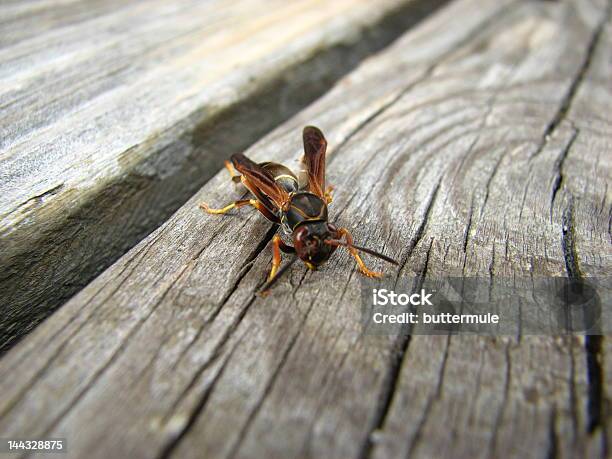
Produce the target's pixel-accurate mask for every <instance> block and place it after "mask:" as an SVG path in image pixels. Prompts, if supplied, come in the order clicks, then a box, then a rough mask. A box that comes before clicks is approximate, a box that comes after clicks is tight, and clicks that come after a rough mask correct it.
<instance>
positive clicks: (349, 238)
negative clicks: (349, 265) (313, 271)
mask: <svg viewBox="0 0 612 459" xmlns="http://www.w3.org/2000/svg"><path fill="white" fill-rule="evenodd" d="M338 233H339V234H340V237H342V236H344V237H345V238H346V243H347V244H348V249H349V252H350V254H351V255H352V256H353V258H354V259H355V261H356V262H357V264H358V265H359V270H360V271H361V272H362V274H364V275H365V276H367V277H382V275H383V274H382V273H380V272H377V271H371V270H369V269H368V268H367V267H366V265H365V263H364V262H363V260H362V259H361V257H360V256H359V253H357V250H356V249H355V248H353V236H351V233H349V231H348V230H347V229H346V228H340V229H339V230H338Z"/></svg>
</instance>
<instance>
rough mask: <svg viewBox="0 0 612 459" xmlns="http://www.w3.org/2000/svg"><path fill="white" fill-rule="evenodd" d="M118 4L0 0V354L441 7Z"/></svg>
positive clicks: (393, 2)
mask: <svg viewBox="0 0 612 459" xmlns="http://www.w3.org/2000/svg"><path fill="white" fill-rule="evenodd" d="M118 3H120V4H121V6H120V7H119V5H118ZM118 3H117V2H95V3H93V4H91V5H90V4H89V3H87V4H79V3H75V2H66V3H65V4H63V5H61V6H57V5H55V3H54V2H31V3H28V4H25V5H20V4H6V5H3V6H0V17H2V18H4V20H3V23H2V25H1V26H0V44H1V45H3V47H1V48H0V63H1V65H0V106H1V107H2V111H1V112H0V246H1V248H2V257H1V259H0V260H1V261H0V273H1V274H0V288H1V289H2V291H3V295H2V299H1V300H0V311H2V314H1V316H0V350H1V349H2V348H5V347H6V346H7V345H8V344H10V342H11V341H13V340H14V339H16V337H18V336H19V335H20V334H22V333H24V332H25V331H27V330H28V329H30V328H32V327H33V326H35V325H36V324H37V323H38V322H39V321H40V320H41V319H42V318H44V317H46V316H47V315H48V314H49V313H50V312H51V311H52V310H53V309H54V308H55V307H56V306H57V305H58V304H60V303H62V302H63V301H65V300H66V299H67V298H69V297H70V296H72V295H73V294H74V293H75V292H76V291H78V289H79V288H81V287H82V286H83V285H85V284H86V283H87V282H88V281H89V280H90V279H92V278H93V276H94V275H96V274H97V273H99V272H101V271H102V270H103V269H104V268H105V267H106V266H108V265H109V264H110V263H111V262H112V261H113V260H115V259H116V258H117V257H118V256H120V255H121V254H123V253H125V251H126V250H127V249H129V248H130V247H132V246H133V245H134V244H135V243H136V242H137V241H138V240H140V239H141V238H142V237H144V236H145V235H146V234H147V233H148V232H150V231H151V230H153V229H154V228H156V227H157V226H159V224H161V222H162V221H163V220H165V219H166V218H167V217H168V216H170V215H171V213H172V212H173V211H174V210H175V209H176V208H177V207H178V206H179V205H180V204H182V203H183V202H184V201H185V200H186V199H187V198H188V197H189V196H191V195H192V194H193V192H195V190H197V189H198V188H199V187H200V186H201V185H202V184H203V183H205V181H206V180H207V179H208V178H209V177H210V175H211V174H212V173H213V172H214V171H216V170H218V168H219V166H220V161H221V160H222V159H223V158H225V157H226V156H227V154H228V153H229V152H235V151H241V150H242V149H244V148H245V147H246V146H247V145H249V144H251V143H252V142H253V141H254V140H255V139H257V138H259V137H260V136H261V134H262V133H264V132H266V131H268V130H269V129H270V128H271V127H273V126H275V125H277V124H278V123H279V122H280V121H281V120H283V119H285V118H287V117H288V116H290V115H291V114H293V113H294V112H295V111H296V110H298V109H299V108H301V107H303V106H304V105H305V104H306V103H308V102H309V101H311V100H313V99H314V98H316V97H317V96H318V95H320V94H321V93H322V92H324V91H325V90H326V89H328V88H329V86H330V85H331V84H332V83H333V81H335V80H336V79H337V78H338V77H339V76H341V75H342V74H344V73H345V72H347V71H348V70H349V69H350V68H352V67H353V66H355V65H356V63H357V62H358V61H359V60H360V59H362V58H363V57H364V56H365V55H367V54H368V53H371V52H372V51H374V50H376V49H378V48H380V47H381V46H383V45H385V44H387V43H388V42H389V41H390V40H392V39H393V38H395V37H396V36H398V35H399V34H400V33H402V32H403V31H404V30H405V29H406V28H407V27H408V26H410V25H411V24H412V23H414V22H415V21H417V20H418V19H419V18H420V17H421V16H422V15H425V14H427V13H429V12H430V11H431V10H432V9H433V7H435V6H436V5H437V3H440V2H436V3H434V4H433V5H431V4H430V2H421V1H414V0H413V1H409V0H385V1H383V2H377V3H376V4H375V5H374V4H372V3H371V2H367V1H362V0H342V1H338V2H333V4H329V5H328V4H326V5H325V6H324V7H323V5H322V3H321V2H319V1H314V0H300V1H295V2H282V1H276V0H271V1H269V2H266V3H261V2H259V1H253V0H241V1H236V2H228V1H220V0H214V1H209V2H199V1H193V0H182V1H180V2H171V3H168V2H164V1H154V2H146V3H145V2H118ZM425 3H427V6H428V8H427V9H426V8H423V6H424V4H425ZM5 15H6V16H5Z"/></svg>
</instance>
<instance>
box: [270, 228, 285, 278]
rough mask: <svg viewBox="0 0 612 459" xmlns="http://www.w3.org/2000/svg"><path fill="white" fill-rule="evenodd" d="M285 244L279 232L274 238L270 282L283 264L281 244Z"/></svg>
mask: <svg viewBox="0 0 612 459" xmlns="http://www.w3.org/2000/svg"><path fill="white" fill-rule="evenodd" d="M281 244H284V242H283V241H282V239H281V238H280V236H279V235H278V234H276V235H274V237H273V238H272V268H270V274H269V275H268V282H270V281H271V280H272V279H274V277H275V276H276V273H277V272H278V268H279V267H280V264H281V253H280V246H281Z"/></svg>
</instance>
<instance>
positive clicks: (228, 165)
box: [224, 160, 240, 183]
mask: <svg viewBox="0 0 612 459" xmlns="http://www.w3.org/2000/svg"><path fill="white" fill-rule="evenodd" d="M224 163H225V168H226V169H227V171H228V172H229V174H230V176H231V178H232V182H234V183H240V174H237V173H236V169H234V166H233V165H232V163H231V162H230V161H227V160H225V161H224Z"/></svg>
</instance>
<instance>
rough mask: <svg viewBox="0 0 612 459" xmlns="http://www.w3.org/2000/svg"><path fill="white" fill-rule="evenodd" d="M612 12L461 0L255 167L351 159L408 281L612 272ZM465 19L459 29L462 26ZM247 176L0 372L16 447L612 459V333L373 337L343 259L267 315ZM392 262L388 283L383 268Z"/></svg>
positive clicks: (353, 209) (212, 188)
mask: <svg viewBox="0 0 612 459" xmlns="http://www.w3.org/2000/svg"><path fill="white" fill-rule="evenodd" d="M610 9H611V7H610V4H609V2H608V3H605V2H599V1H588V0H581V1H575V2H512V1H508V2H500V1H493V0H491V1H486V2H482V1H476V0H460V1H457V2H453V3H451V4H450V5H449V6H447V7H444V8H443V9H442V10H441V11H440V12H439V13H437V14H435V15H434V16H432V17H431V18H429V19H428V20H427V21H425V22H424V23H423V24H421V25H419V26H418V27H417V28H415V29H414V30H412V31H410V32H408V33H407V34H406V35H405V36H403V37H402V38H401V39H400V40H398V41H397V42H396V43H394V44H393V45H392V46H391V47H389V48H388V49H386V50H385V51H384V52H382V53H380V54H379V55H377V56H375V57H372V58H370V59H368V60H367V61H365V62H364V63H363V64H362V65H361V66H360V67H359V68H358V69H356V70H355V71H354V72H352V73H351V74H349V75H348V76H347V77H346V78H343V79H342V80H341V81H340V82H339V83H338V84H337V85H335V87H334V88H333V89H332V90H331V91H330V92H329V93H327V94H326V95H325V96H324V97H322V98H321V99H319V100H318V101H317V102H316V103H314V104H312V105H311V106H309V107H308V108H307V109H305V110H304V111H301V112H300V113H298V114H296V115H295V116H294V117H292V118H291V119H290V120H289V121H287V122H286V123H284V124H283V125H281V126H280V127H278V128H277V129H275V130H274V131H273V132H271V133H270V134H269V135H267V136H265V137H264V138H262V139H261V141H259V142H257V143H256V144H255V145H254V146H253V147H252V148H250V149H249V150H248V151H247V152H246V153H247V155H249V156H250V157H253V158H255V159H259V160H263V159H274V160H279V161H283V162H285V163H287V164H288V165H294V164H295V163H294V162H293V161H294V160H296V159H297V158H298V157H299V150H300V141H301V139H300V130H301V127H302V126H303V125H305V124H315V125H317V126H320V127H321V128H322V130H323V131H324V132H325V133H326V134H327V137H328V141H329V145H330V160H329V162H328V177H329V182H330V183H332V184H334V185H335V186H336V192H335V195H334V202H333V204H332V206H331V208H330V210H331V213H332V220H334V221H336V222H338V223H339V224H341V225H343V226H348V227H349V228H351V229H352V231H353V232H354V235H355V238H356V240H357V241H359V242H360V243H361V244H364V245H368V246H370V247H373V248H375V249H378V250H383V251H384V252H385V253H390V254H394V255H395V256H397V257H398V258H400V259H401V260H402V266H401V269H400V271H399V273H398V274H399V275H401V276H413V275H415V274H418V275H421V276H425V277H427V278H435V277H436V276H450V275H465V276H485V277H490V278H491V283H492V285H493V284H494V282H495V279H496V278H509V277H517V278H520V277H524V278H530V277H531V276H534V277H535V276H565V275H569V276H576V277H587V276H592V275H602V274H605V275H609V272H610V239H609V238H610V234H609V226H608V225H609V215H610V211H611V207H610V192H609V190H608V187H607V184H608V182H609V179H610V177H611V174H612V171H611V169H610V166H611V165H610V157H609V153H608V152H609V145H610V125H611V121H612V120H611V119H610V112H609V111H607V110H605V109H602V108H601V107H609V105H610V99H611V94H610V88H609V84H608V82H609V78H608V76H607V75H609V70H610V69H609V65H610V63H609V59H608V57H609V56H610V52H611V47H612V36H611V35H610V32H611V27H612V24H611V22H610ZM457 18H461V20H457ZM240 193H241V191H240V190H237V189H234V188H233V185H232V183H231V182H230V181H229V180H228V176H227V173H226V172H225V171H223V172H221V173H220V174H218V175H217V176H215V177H214V178H213V179H212V180H211V181H210V182H208V183H207V184H206V185H205V186H204V187H203V188H202V189H201V190H200V191H198V192H197V193H196V194H195V195H194V196H193V198H192V199H191V200H190V201H188V202H187V203H186V204H185V205H184V206H183V207H182V208H181V209H180V210H179V211H178V212H177V213H176V214H175V215H174V216H173V217H172V218H171V219H170V220H169V221H168V222H166V223H165V224H164V225H162V226H161V227H160V228H159V229H158V230H157V231H155V232H154V233H152V234H151V235H150V236H149V237H147V238H146V239H145V240H144V241H142V242H141V243H140V244H138V245H137V246H136V247H135V248H134V249H132V250H131V251H130V252H129V253H128V254H126V255H125V256H124V257H122V258H121V259H120V260H119V261H118V262H117V263H116V264H114V265H113V266H112V267H111V268H109V269H108V270H106V271H105V272H104V273H103V274H102V275H101V276H99V277H98V278H97V279H96V280H95V281H94V282H92V283H91V284H89V285H88V286H87V287H86V288H85V289H83V290H82V291H81V292H80V293H79V294H78V295H77V296H76V297H75V298H73V299H72V300H70V301H69V302H68V303H67V304H66V305H64V306H63V307H62V308H61V309H60V310H59V311H58V312H57V313H56V314H54V315H53V316H52V317H51V318H50V319H49V320H47V321H46V322H45V323H43V324H42V325H41V326H40V327H38V328H37V329H36V330H35V331H34V332H33V333H32V334H31V335H30V336H28V337H27V338H26V339H24V340H23V341H22V342H21V343H20V344H19V346H17V347H16V348H14V349H13V350H11V351H10V352H9V353H7V354H6V355H5V356H4V358H3V359H2V360H0V375H1V377H0V392H1V393H2V394H3V397H2V398H1V399H0V436H1V437H9V436H17V435H20V436H24V435H31V436H52V437H66V438H68V439H69V445H70V446H69V448H70V449H69V454H68V456H69V457H83V456H87V457H94V458H95V457H108V456H115V457H134V458H139V457H142V458H145V457H147V458H148V457H160V458H168V457H181V458H183V457H187V458H189V457H202V456H205V457H220V458H226V457H244V458H250V457H253V458H255V457H300V458H301V457H326V458H334V457H338V458H348V457H355V458H369V457H372V458H386V457H424V458H430V457H521V458H524V457H602V458H603V457H607V456H608V454H609V442H610V440H611V437H610V424H609V419H608V418H609V413H608V411H607V406H608V404H609V399H608V397H609V394H610V393H612V387H611V385H610V378H609V377H608V376H609V373H610V365H612V362H610V355H609V352H610V340H609V338H607V337H603V338H602V337H597V338H589V339H588V340H585V339H583V338H581V337H544V336H520V335H518V336H501V337H481V336H471V337H469V336H413V337H405V336H399V337H395V336H371V335H364V334H363V330H362V328H361V325H360V307H359V305H360V298H359V290H360V289H359V286H360V284H359V274H358V272H356V270H355V266H354V263H353V262H352V261H351V259H350V257H349V256H348V255H347V254H346V253H339V254H338V256H336V257H334V258H333V259H332V260H330V262H329V263H328V264H327V265H325V267H324V268H323V269H321V270H319V271H316V272H310V271H306V269H305V268H304V267H303V266H300V265H299V264H297V263H296V264H294V265H293V267H292V268H291V270H290V271H289V274H288V276H287V277H286V278H285V279H284V280H282V281H281V282H279V284H278V285H277V286H276V288H275V290H274V292H273V294H272V295H271V296H269V297H267V298H264V299H262V298H259V297H257V296H255V292H256V291H257V289H258V287H259V286H261V285H262V283H263V282H264V280H265V276H266V273H267V269H268V265H269V262H270V253H269V252H268V250H267V247H268V245H269V244H268V243H269V241H270V239H271V237H272V236H273V234H274V230H275V229H274V228H273V227H271V226H270V225H269V224H268V223H266V222H265V221H264V220H263V219H262V218H261V217H260V216H259V215H257V214H256V213H255V212H249V211H246V210H245V211H241V212H239V213H237V214H236V215H233V216H227V217H218V216H209V215H204V214H202V213H201V211H200V210H199V209H198V208H197V204H198V202H200V201H202V200H204V199H205V200H206V201H207V202H209V203H211V204H224V203H226V202H227V201H229V200H231V199H235V198H236V197H238V196H240ZM369 261H370V263H371V265H372V266H373V267H375V268H387V267H386V266H383V264H382V263H380V264H379V262H378V261H376V260H374V261H371V260H369Z"/></svg>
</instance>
